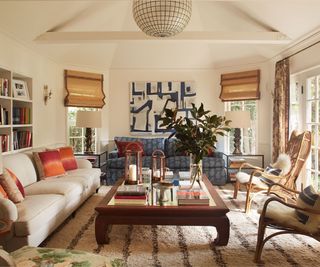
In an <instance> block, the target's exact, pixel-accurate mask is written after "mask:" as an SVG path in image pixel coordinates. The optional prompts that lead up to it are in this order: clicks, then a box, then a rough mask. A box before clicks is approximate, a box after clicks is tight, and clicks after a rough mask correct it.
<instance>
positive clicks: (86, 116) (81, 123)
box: [76, 111, 101, 154]
mask: <svg viewBox="0 0 320 267" xmlns="http://www.w3.org/2000/svg"><path fill="white" fill-rule="evenodd" d="M76 127H82V128H86V133H85V151H84V152H85V153H88V154H92V153H93V151H92V148H91V146H92V128H101V111H78V112H77V120H76Z"/></svg>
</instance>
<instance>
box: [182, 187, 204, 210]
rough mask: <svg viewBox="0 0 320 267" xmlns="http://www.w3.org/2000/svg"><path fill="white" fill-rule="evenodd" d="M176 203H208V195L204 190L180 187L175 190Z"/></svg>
mask: <svg viewBox="0 0 320 267" xmlns="http://www.w3.org/2000/svg"><path fill="white" fill-rule="evenodd" d="M177 201H178V205H205V206H208V205H209V202H210V200H209V197H208V196H207V194H206V192H205V191H203V190H201V189H198V190H193V189H180V190H177Z"/></svg>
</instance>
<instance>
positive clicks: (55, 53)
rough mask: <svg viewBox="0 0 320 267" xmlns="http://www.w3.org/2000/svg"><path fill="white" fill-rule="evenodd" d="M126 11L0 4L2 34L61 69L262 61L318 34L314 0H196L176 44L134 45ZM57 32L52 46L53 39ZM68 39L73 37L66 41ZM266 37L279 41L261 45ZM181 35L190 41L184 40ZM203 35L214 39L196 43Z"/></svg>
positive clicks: (122, 3)
mask: <svg viewBox="0 0 320 267" xmlns="http://www.w3.org/2000/svg"><path fill="white" fill-rule="evenodd" d="M131 5H132V2H131V1H129V0H105V1H59V0H56V1H1V2H0V10H1V16H0V31H2V32H4V33H6V34H8V35H9V36H11V37H13V38H14V39H16V40H18V41H20V42H22V43H23V44H25V45H27V46H28V47H30V48H32V49H34V50H36V51H38V52H39V53H41V54H44V55H46V56H48V57H50V58H52V59H53V60H55V61H57V62H59V63H62V64H67V65H79V66H88V67H93V68H99V69H108V68H119V69H121V68H142V69H143V68H159V69H161V68H213V67H219V66H224V65H238V64H244V63H256V62H262V61H265V60H267V59H269V58H271V57H273V56H275V55H277V54H278V53H279V52H281V51H282V50H284V49H285V48H286V47H287V46H288V45H290V44H292V43H294V42H295V41H297V40H298V39H300V38H302V37H303V36H307V35H308V34H310V33H312V32H314V31H315V30H317V29H318V28H319V27H320V16H319V10H320V1H316V0H282V1H281V0H278V1H274V0H237V1H227V0H220V1H215V0H211V1H209V0H208V1H201V0H198V1H196V0H194V1H193V12H192V18H191V21H190V23H189V25H188V26H187V28H186V29H185V32H184V33H183V34H181V36H180V37H179V35H178V36H177V39H175V40H148V39H147V38H144V37H143V38H142V39H143V40H133V39H134V38H132V37H130V36H131V35H130V34H132V32H134V34H136V33H137V32H140V30H139V28H138V27H137V26H136V24H135V22H134V20H133V17H132V11H131ZM61 32H63V33H62V34H65V35H63V36H62V38H61V36H60V37H59V38H60V39H59V41H57V40H58V39H57V37H55V36H53V35H54V34H58V35H59V34H61ZM65 32H67V33H65ZM70 32H71V33H70ZM73 32H78V33H77V38H73V39H72V38H70V36H71V34H73ZM113 32H117V34H120V35H121V36H122V37H124V39H125V40H119V38H115V37H114V36H113ZM270 32H271V33H273V32H279V34H280V35H281V36H282V37H283V40H284V41H283V42H282V41H281V38H280V42H274V41H273V40H272V39H270V40H268V38H262V39H261V38H260V37H261V35H262V37H264V35H265V36H267V37H268V36H269V35H270ZM184 34H185V35H188V34H190V36H191V38H186V39H185V40H181V39H183V36H184ZM200 34H204V35H205V36H211V37H210V38H208V40H207V39H206V38H203V39H202V40H199V39H198V36H199V35H200ZM88 36H89V38H88ZM101 36H103V38H101ZM106 36H107V38H105V37H106ZM212 36H213V37H212ZM41 37H42V38H43V37H45V38H47V41H45V42H44V41H43V40H42V41H41ZM179 39H180V40H179Z"/></svg>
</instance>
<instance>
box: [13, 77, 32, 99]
mask: <svg viewBox="0 0 320 267" xmlns="http://www.w3.org/2000/svg"><path fill="white" fill-rule="evenodd" d="M12 92H13V97H15V98H21V99H27V100H29V99H30V98H29V90H28V86H27V83H26V82H25V81H23V80H12Z"/></svg>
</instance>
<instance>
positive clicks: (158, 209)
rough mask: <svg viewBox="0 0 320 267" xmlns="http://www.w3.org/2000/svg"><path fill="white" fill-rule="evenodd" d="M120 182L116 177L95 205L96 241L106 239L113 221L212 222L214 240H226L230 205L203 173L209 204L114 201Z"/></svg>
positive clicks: (148, 222)
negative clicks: (135, 203) (179, 204)
mask: <svg viewBox="0 0 320 267" xmlns="http://www.w3.org/2000/svg"><path fill="white" fill-rule="evenodd" d="M123 182H124V179H120V180H118V182H117V183H116V184H115V185H114V186H113V187H112V188H111V189H110V191H109V192H108V193H107V195H106V196H105V197H104V199H103V200H102V201H101V203H100V204H99V205H98V206H97V207H96V208H95V210H96V211H97V216H96V220H95V235H96V241H97V243H98V244H107V243H109V238H108V228H109V227H110V226H112V225H113V224H122V225H130V224H132V225H191V226H214V227H215V228H216V229H217V237H216V239H215V240H214V244H215V245H218V246H226V245H227V244H228V240H229V231H230V223H229V219H228V217H227V216H226V214H227V213H228V212H229V209H228V208H227V206H226V205H225V203H224V202H223V200H222V199H221V198H220V196H219V195H218V193H217V191H216V190H215V188H214V187H213V186H212V184H211V182H210V181H209V180H208V178H207V177H206V176H205V175H204V176H203V184H204V185H205V190H206V191H207V193H208V195H209V197H210V205H209V206H178V205H177V203H176V202H174V201H173V202H170V203H168V204H165V205H164V206H161V205H157V204H155V205H145V206H131V205H130V206H129V205H128V206H123V205H114V203H113V196H114V194H115V193H116V191H117V188H118V187H119V186H120V185H121V184H122V183H123Z"/></svg>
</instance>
